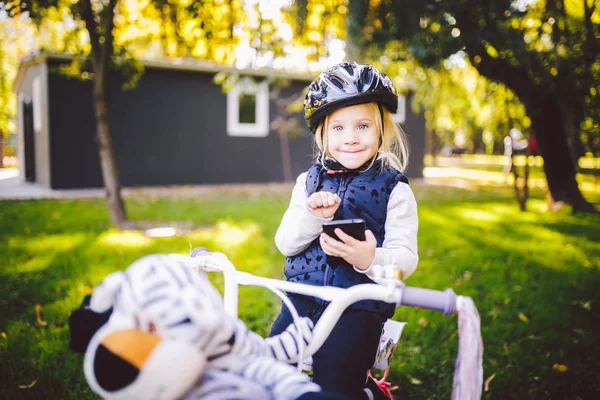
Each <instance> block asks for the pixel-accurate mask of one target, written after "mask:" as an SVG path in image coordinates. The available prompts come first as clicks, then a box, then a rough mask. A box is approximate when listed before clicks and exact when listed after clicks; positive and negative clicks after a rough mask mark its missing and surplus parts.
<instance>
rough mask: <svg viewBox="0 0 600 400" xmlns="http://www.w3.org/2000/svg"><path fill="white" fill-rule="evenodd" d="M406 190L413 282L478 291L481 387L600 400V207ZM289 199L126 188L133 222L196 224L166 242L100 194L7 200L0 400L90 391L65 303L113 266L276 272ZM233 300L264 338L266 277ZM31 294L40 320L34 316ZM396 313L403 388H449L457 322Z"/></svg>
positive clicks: (271, 304)
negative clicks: (163, 259)
mask: <svg viewBox="0 0 600 400" xmlns="http://www.w3.org/2000/svg"><path fill="white" fill-rule="evenodd" d="M413 190H414V191H415V194H416V196H417V199H418V202H419V217H420V230H419V253H420V258H421V260H420V263H419V267H418V269H417V271H416V272H415V273H414V275H413V276H412V277H411V278H410V279H409V280H408V281H407V284H409V285H411V286H417V287H424V288H431V289H437V290H443V289H446V288H452V289H453V290H454V291H455V292H456V293H457V294H461V295H467V296H471V297H472V298H473V300H474V301H475V304H476V305H477V307H478V309H479V313H480V315H481V322H482V336H483V340H484V346H485V352H484V379H488V378H490V377H492V376H493V378H492V379H491V381H490V382H489V390H488V391H487V392H485V393H484V396H483V397H484V398H487V399H578V398H580V399H592V398H598V396H599V394H600V384H599V380H598V376H599V375H598V374H599V373H598V371H600V344H599V342H598V335H597V332H598V331H597V328H592V327H593V326H596V327H597V326H600V313H599V312H598V307H599V306H600V291H599V290H598V288H600V272H599V268H600V217H599V216H598V215H592V216H589V215H571V214H570V213H569V212H568V210H561V211H560V212H558V213H547V212H546V211H545V204H544V203H543V201H542V197H543V196H542V193H541V192H538V191H534V192H533V194H532V195H533V198H532V199H531V200H530V201H529V203H528V206H529V210H530V211H528V212H524V213H521V212H518V211H517V204H516V203H515V201H514V200H513V193H512V191H511V190H510V188H499V187H483V186H482V187H476V188H475V189H473V190H467V189H455V188H448V187H436V186H414V187H413ZM591 200H592V201H595V203H596V204H598V200H599V199H598V198H592V199H591ZM287 202H288V196H280V195H265V196H254V197H242V196H239V195H229V196H223V195H222V194H221V195H220V196H219V197H218V198H216V197H215V196H206V198H204V199H189V200H185V199H182V200H168V199H162V198H150V197H146V198H135V199H134V198H128V199H127V209H128V212H129V215H130V217H131V218H132V219H133V220H137V221H148V220H154V221H165V222H171V221H188V222H191V223H192V224H193V226H195V228H194V229H193V230H192V231H189V232H187V233H184V234H182V235H181V236H177V237H173V238H160V239H149V238H147V237H145V236H144V235H143V234H141V233H138V232H134V231H125V232H123V231H118V230H116V229H114V228H113V227H112V226H111V225H110V223H109V222H108V215H107V210H106V204H105V202H104V200H44V201H4V202H0V266H1V267H0V285H1V289H2V290H0V332H1V333H2V337H0V398H8V399H25V398H31V399H39V398H46V399H88V398H95V396H94V395H93V394H92V392H91V391H90V389H89V388H88V387H87V384H86V383H85V380H84V379H83V371H82V367H81V364H82V357H81V356H80V355H77V354H73V353H70V352H69V350H68V348H67V342H68V327H67V325H66V322H67V317H68V313H69V311H70V310H72V309H73V308H76V307H77V306H78V305H79V303H80V301H81V299H82V297H83V295H84V294H85V293H88V292H89V291H90V289H91V287H93V285H95V284H97V283H99V282H100V281H101V279H102V278H103V277H104V276H105V275H107V274H108V273H110V272H111V271H114V270H116V269H124V268H126V267H127V265H128V264H129V263H131V262H132V261H134V260H136V259H137V258H139V257H141V256H143V255H145V254H148V253H152V252H178V253H186V252H187V251H188V249H189V246H190V243H191V244H192V245H193V246H200V245H202V246H205V247H208V248H210V249H212V250H218V251H222V252H224V253H226V254H227V255H228V256H229V257H230V258H231V259H232V260H233V262H234V263H235V264H236V265H237V266H238V268H239V269H241V270H246V271H251V272H252V273H255V274H258V275H263V276H270V277H282V275H283V273H282V267H283V261H284V258H283V256H281V255H280V254H279V253H278V251H277V249H276V247H275V245H274V243H273V236H274V234H275V230H276V229H277V226H278V224H279V221H280V218H281V216H282V214H283V212H284V211H285V208H286V206H287ZM213 279H214V281H215V283H216V284H217V286H219V285H220V284H221V280H220V277H219V276H214V278H213ZM240 296H241V298H240V315H241V317H242V318H243V319H244V320H245V321H246V322H247V323H248V325H249V326H250V328H251V329H253V330H255V331H257V332H258V333H260V334H262V335H266V333H267V332H268V329H269V327H270V324H271V322H272V320H273V318H274V317H275V316H276V314H277V313H278V311H279V301H278V300H277V299H276V298H275V297H274V296H273V295H271V294H270V293H267V292H265V291H264V290H262V289H258V288H252V289H250V288H243V289H242V290H241V294H240ZM36 304H40V305H41V306H42V311H41V316H42V319H43V320H45V321H46V322H47V325H45V326H41V325H39V324H38V323H37V319H36V313H35V305H36ZM396 319H399V320H405V321H407V322H408V325H407V327H406V328H405V329H404V333H403V337H402V340H401V344H400V346H399V348H398V350H397V351H396V356H395V360H394V362H393V369H392V372H391V379H392V382H393V383H394V385H398V386H399V387H400V389H398V390H400V391H402V392H403V393H405V394H407V395H408V397H409V398H410V399H421V398H423V399H424V398H427V399H448V398H450V391H451V386H452V373H453V369H454V361H455V357H456V352H457V330H456V317H455V316H451V317H444V316H443V315H441V314H439V313H436V312H432V311H427V310H418V309H409V308H401V309H399V310H398V311H397V313H396ZM560 366H566V368H567V369H566V371H561V370H562V369H564V368H563V367H560ZM33 382H35V383H34V384H33V385H32V386H31V387H29V388H19V386H29V385H31V384H32V383H33Z"/></svg>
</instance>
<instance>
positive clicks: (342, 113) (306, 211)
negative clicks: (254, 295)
mask: <svg viewBox="0 0 600 400" xmlns="http://www.w3.org/2000/svg"><path fill="white" fill-rule="evenodd" d="M397 107H398V97H397V95H396V92H395V89H394V87H393V85H392V82H391V80H390V79H389V78H388V77H387V76H386V75H385V74H383V73H381V72H379V71H378V70H377V69H375V68H374V67H372V66H370V65H360V64H356V63H341V64H339V65H337V66H335V67H333V68H331V69H329V70H327V71H325V72H323V73H321V74H320V75H319V76H318V77H317V78H316V79H315V81H314V82H312V84H311V85H310V86H309V89H308V93H307V95H306V98H305V101H304V116H305V119H306V122H307V124H308V126H309V128H310V129H311V131H312V132H313V134H314V135H315V143H316V146H317V147H318V150H319V153H318V156H317V162H316V163H315V164H314V165H313V166H312V167H311V168H310V169H309V170H308V171H307V172H305V173H303V174H301V175H300V176H299V177H298V179H297V181H296V186H295V187H294V190H293V192H292V198H291V201H290V206H289V208H288V209H287V211H286V212H285V215H284V216H283V219H282V221H281V225H280V226H279V229H278V230H277V234H276V236H275V242H276V244H277V247H278V248H279V250H280V251H281V252H282V253H283V254H284V255H286V256H287V260H286V264H285V275H286V277H287V279H288V280H289V281H291V282H302V283H308V284H312V285H322V286H337V287H343V288H347V287H350V286H353V285H357V284H360V283H372V282H373V281H372V280H371V279H370V277H372V273H373V272H372V268H371V266H373V265H389V264H394V265H396V266H397V267H398V268H399V269H400V270H401V272H402V276H403V279H406V278H408V277H409V276H410V274H412V272H413V271H414V270H415V268H416V266H417V261H418V256H417V228H418V220H417V205H416V202H415V198H414V195H413V193H412V191H411V189H410V188H409V186H408V180H407V179H406V177H404V175H402V173H401V172H400V171H403V170H404V169H405V167H406V164H407V160H408V149H407V144H406V141H405V138H404V136H403V133H402V131H401V130H400V128H399V127H398V126H397V125H396V124H395V122H394V121H393V118H392V113H395V112H396V110H397ZM354 218H362V219H364V220H365V222H366V227H367V231H366V232H365V240H364V241H359V240H356V239H354V238H352V237H351V236H349V235H346V234H344V232H342V231H341V230H340V229H336V230H335V233H336V235H337V236H338V238H339V239H340V241H338V240H335V239H334V238H332V237H330V236H328V235H327V234H325V233H323V231H322V225H323V223H324V222H326V221H330V220H332V219H335V220H341V219H354ZM291 299H292V301H293V303H294V305H295V306H296V308H297V310H298V312H299V313H300V315H301V316H308V317H309V318H311V319H312V320H313V321H314V322H316V321H317V320H318V319H319V317H320V316H321V314H322V312H323V310H324V309H325V307H326V305H327V304H326V302H324V301H323V300H320V299H316V298H312V297H305V296H299V295H293V296H291ZM394 310H395V308H394V306H393V305H390V304H386V303H383V302H378V301H361V302H357V303H355V304H353V305H352V306H351V307H350V308H349V309H348V310H346V312H345V313H344V314H343V315H342V317H341V319H340V320H339V322H338V324H337V325H336V326H335V328H334V330H333V332H332V333H331V335H330V336H329V338H328V339H327V341H326V342H325V343H324V344H323V347H322V348H321V349H320V350H319V351H318V352H317V353H316V354H315V355H314V356H313V373H314V375H313V377H314V381H315V382H317V383H318V384H320V385H321V386H322V387H323V388H324V389H325V390H329V391H336V392H340V393H344V394H346V395H349V396H351V397H353V398H373V397H372V396H369V395H367V394H366V393H368V392H369V390H370V391H371V393H372V394H373V395H374V396H375V398H377V397H380V396H382V393H381V392H380V391H378V390H377V389H376V388H375V389H373V386H374V385H373V382H372V380H370V379H367V373H368V371H369V370H370V368H371V367H372V366H373V362H374V359H375V353H376V351H377V347H378V344H379V338H380V335H381V330H382V326H383V324H384V323H385V321H386V319H387V318H390V317H391V316H392V315H393V314H394ZM291 321H292V317H291V315H290V312H289V311H288V310H287V308H285V307H283V310H282V312H281V314H280V315H279V316H278V317H277V320H276V321H275V323H274V324H273V327H272V329H271V335H275V334H278V333H281V332H282V331H283V330H284V329H285V328H286V327H287V326H288V325H289V324H290V323H291ZM365 385H366V388H365ZM377 392H379V393H377Z"/></svg>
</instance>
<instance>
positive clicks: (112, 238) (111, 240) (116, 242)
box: [97, 230, 152, 248]
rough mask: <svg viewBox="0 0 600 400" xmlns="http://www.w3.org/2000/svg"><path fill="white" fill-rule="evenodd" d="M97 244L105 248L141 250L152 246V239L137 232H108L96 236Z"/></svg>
mask: <svg viewBox="0 0 600 400" xmlns="http://www.w3.org/2000/svg"><path fill="white" fill-rule="evenodd" d="M97 243H98V244H100V245H104V246H107V247H124V248H141V247H147V246H150V245H151V244H152V239H150V238H148V237H147V236H145V235H144V234H143V233H142V232H137V231H115V230H112V231H108V232H106V233H103V234H102V235H100V236H98V240H97Z"/></svg>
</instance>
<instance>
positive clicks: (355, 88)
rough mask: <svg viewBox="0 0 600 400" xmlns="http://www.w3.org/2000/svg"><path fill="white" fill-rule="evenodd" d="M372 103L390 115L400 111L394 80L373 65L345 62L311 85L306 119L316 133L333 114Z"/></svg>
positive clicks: (322, 74)
mask: <svg viewBox="0 0 600 400" xmlns="http://www.w3.org/2000/svg"><path fill="white" fill-rule="evenodd" d="M371 102H375V103H378V104H380V105H382V106H383V107H385V108H387V109H388V110H389V111H390V112H391V113H395V112H396V111H397V109H398V95H397V94H396V89H395V88H394V85H393V84H392V80H391V79H390V78H389V77H388V76H387V75H386V74H384V73H382V72H380V71H379V70H377V68H375V67H373V66H372V65H368V64H367V65H365V64H357V63H349V62H343V63H340V64H338V65H336V66H334V67H332V68H330V69H328V70H327V71H324V72H322V73H321V74H319V76H318V77H317V78H316V79H315V80H314V81H313V82H312V83H311V84H310V86H309V87H308V92H307V93H306V97H305V99H304V119H305V120H306V123H307V124H308V127H309V128H310V130H311V131H312V132H313V133H314V131H315V129H316V128H317V126H318V125H319V123H320V122H321V121H322V120H323V118H325V117H326V116H327V115H329V114H331V113H332V112H333V111H335V110H337V109H339V108H342V107H346V106H350V105H355V104H363V103H371Z"/></svg>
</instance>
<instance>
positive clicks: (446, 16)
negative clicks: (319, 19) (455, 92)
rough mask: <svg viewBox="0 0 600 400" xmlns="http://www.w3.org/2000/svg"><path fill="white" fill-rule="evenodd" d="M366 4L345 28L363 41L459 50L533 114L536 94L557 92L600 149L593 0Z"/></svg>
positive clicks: (433, 62) (432, 61)
mask: <svg viewBox="0 0 600 400" xmlns="http://www.w3.org/2000/svg"><path fill="white" fill-rule="evenodd" d="M357 3H362V2H360V1H357ZM370 5H371V8H370V9H369V13H368V14H367V18H366V19H365V15H364V14H362V13H358V12H351V13H350V15H349V19H350V21H351V23H352V24H354V25H358V26H360V27H361V29H354V30H352V31H351V32H350V33H352V34H353V40H354V41H355V42H357V43H364V44H365V45H364V46H363V47H364V48H365V49H367V50H369V49H370V50H371V51H377V50H381V49H384V48H386V46H387V45H388V44H389V43H394V42H395V41H400V42H401V43H402V44H403V46H405V49H406V51H407V52H408V53H409V54H411V55H413V56H414V57H415V58H416V59H417V60H418V61H419V62H420V63H422V64H423V65H425V66H431V67H439V65H440V62H441V61H442V60H444V59H447V58H448V57H450V56H451V55H453V54H456V53H457V52H459V51H464V52H465V53H466V54H467V55H468V57H469V59H470V61H471V63H472V64H473V65H474V66H475V68H477V70H478V71H479V72H480V73H481V74H482V75H484V76H486V77H488V78H490V79H492V80H494V81H498V82H502V83H504V84H505V85H506V86H507V87H509V88H510V89H511V90H513V91H514V92H515V93H516V94H517V95H518V96H519V97H520V99H521V101H524V102H526V103H527V104H526V105H527V106H528V113H529V116H530V117H531V116H532V114H535V113H536V112H538V111H539V110H537V109H535V107H539V105H536V104H535V102H536V101H537V100H535V101H534V100H533V99H534V98H536V96H540V95H541V96H555V97H556V98H557V99H559V100H558V101H560V102H561V109H563V110H564V112H565V113H567V114H569V116H568V117H565V118H566V119H567V121H572V123H573V124H574V129H579V128H581V129H582V134H583V137H581V138H579V136H578V135H577V134H572V136H573V138H577V140H581V139H583V142H584V145H586V146H587V147H588V149H589V150H591V151H594V152H597V151H598V147H597V140H598V135H599V134H600V131H599V130H598V121H600V114H598V110H599V109H600V107H598V101H599V97H598V89H599V82H600V72H599V71H600V9H599V8H598V7H597V5H598V4H597V2H596V1H592V2H589V1H587V0H584V1H570V2H562V1H532V2H514V1H512V0H499V1H494V2H489V1H484V0H468V1H464V0H450V1H437V0H428V1H420V0H418V1H416V0H415V1H409V2H406V1H400V0H390V1H377V2H375V1H371V2H370ZM350 10H351V11H352V10H354V8H353V7H351V8H350ZM417 21H418V23H417ZM392 60H394V59H392ZM568 129H569V128H567V130H568ZM545 133H546V132H536V134H538V135H544V134H545ZM575 145H577V144H575ZM575 150H576V151H579V150H578V149H575Z"/></svg>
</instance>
